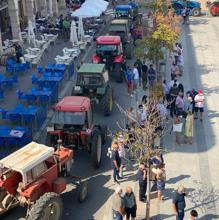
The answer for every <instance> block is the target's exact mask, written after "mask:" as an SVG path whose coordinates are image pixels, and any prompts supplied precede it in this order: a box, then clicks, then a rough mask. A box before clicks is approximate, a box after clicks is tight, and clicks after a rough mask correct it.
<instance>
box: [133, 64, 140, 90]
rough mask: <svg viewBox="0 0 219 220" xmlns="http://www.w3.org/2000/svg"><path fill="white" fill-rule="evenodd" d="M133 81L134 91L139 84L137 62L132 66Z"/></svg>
mask: <svg viewBox="0 0 219 220" xmlns="http://www.w3.org/2000/svg"><path fill="white" fill-rule="evenodd" d="M133 81H134V85H133V90H134V92H136V89H137V88H138V85H139V72H138V68H137V64H134V68H133Z"/></svg>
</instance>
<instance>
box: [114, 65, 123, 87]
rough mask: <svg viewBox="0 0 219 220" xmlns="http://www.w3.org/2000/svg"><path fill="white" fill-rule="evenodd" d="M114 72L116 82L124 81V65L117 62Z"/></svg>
mask: <svg viewBox="0 0 219 220" xmlns="http://www.w3.org/2000/svg"><path fill="white" fill-rule="evenodd" d="M114 74H115V79H116V82H118V83H122V82H123V73H122V66H121V64H120V63H116V64H115V66H114Z"/></svg>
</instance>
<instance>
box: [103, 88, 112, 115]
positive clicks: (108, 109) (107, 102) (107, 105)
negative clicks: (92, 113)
mask: <svg viewBox="0 0 219 220" xmlns="http://www.w3.org/2000/svg"><path fill="white" fill-rule="evenodd" d="M112 109H113V91H112V88H111V87H108V88H107V89H106V93H105V95H104V97H103V114H104V115H105V116H109V115H111V113H112Z"/></svg>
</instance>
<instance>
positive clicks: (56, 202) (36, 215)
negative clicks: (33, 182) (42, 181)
mask: <svg viewBox="0 0 219 220" xmlns="http://www.w3.org/2000/svg"><path fill="white" fill-rule="evenodd" d="M62 208H63V204H62V200H61V198H60V196H59V195H58V194H56V193H53V192H49V193H45V194H44V195H42V196H41V197H40V198H39V199H38V200H37V201H36V202H35V203H34V204H33V205H32V207H31V209H30V212H29V213H28V216H27V220H48V219H50V220H61V219H62Z"/></svg>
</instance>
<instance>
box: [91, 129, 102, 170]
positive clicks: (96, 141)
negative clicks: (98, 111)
mask: <svg viewBox="0 0 219 220" xmlns="http://www.w3.org/2000/svg"><path fill="white" fill-rule="evenodd" d="M101 152H102V140H101V133H100V131H99V130H97V129H95V130H94V131H93V134H92V143H91V158H92V163H93V166H94V168H99V166H100V162H101Z"/></svg>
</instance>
